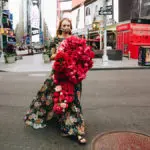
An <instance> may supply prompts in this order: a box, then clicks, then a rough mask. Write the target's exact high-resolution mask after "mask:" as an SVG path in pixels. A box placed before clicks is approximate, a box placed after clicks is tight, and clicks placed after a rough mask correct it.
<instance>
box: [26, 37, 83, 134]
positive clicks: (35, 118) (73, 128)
mask: <svg viewBox="0 0 150 150" xmlns="http://www.w3.org/2000/svg"><path fill="white" fill-rule="evenodd" d="M61 41H62V39H58V38H57V39H55V40H54V43H53V46H55V48H57V46H58V45H59V42H61ZM52 76H53V71H52V72H51V73H50V75H49V78H47V79H46V80H45V81H44V84H43V85H42V87H41V89H40V90H39V91H38V93H37V95H36V97H35V98H34V99H33V101H32V102H31V104H30V108H29V110H28V111H27V113H26V115H25V117H24V121H25V124H26V125H29V126H32V127H33V128H35V129H38V128H43V127H46V125H47V122H48V120H51V119H52V118H53V117H56V118H57V121H58V123H59V127H60V130H61V132H62V133H64V134H67V135H74V136H77V135H84V134H85V123H84V119H83V114H82V108H81V104H80V98H81V92H82V83H79V84H76V85H75V86H74V101H73V103H71V104H70V105H69V108H68V110H67V111H66V112H64V113H63V114H55V113H54V112H53V105H54V103H53V100H52V93H53V91H54V85H53V78H52Z"/></svg>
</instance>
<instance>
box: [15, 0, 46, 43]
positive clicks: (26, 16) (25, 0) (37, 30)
mask: <svg viewBox="0 0 150 150" xmlns="http://www.w3.org/2000/svg"><path fill="white" fill-rule="evenodd" d="M42 9H43V1H42V0H21V1H20V10H19V23H18V25H17V29H16V35H17V40H19V41H18V42H19V43H22V44H27V45H30V44H31V43H32V42H40V43H41V44H43V42H44V41H43V12H42Z"/></svg>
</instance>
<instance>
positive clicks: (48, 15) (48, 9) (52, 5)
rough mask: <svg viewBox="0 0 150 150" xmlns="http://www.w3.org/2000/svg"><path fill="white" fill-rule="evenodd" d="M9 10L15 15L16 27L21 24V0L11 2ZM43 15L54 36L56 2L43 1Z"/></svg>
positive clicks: (51, 0)
mask: <svg viewBox="0 0 150 150" xmlns="http://www.w3.org/2000/svg"><path fill="white" fill-rule="evenodd" d="M9 1H10V3H9V10H10V11H11V12H12V13H13V17H14V27H16V24H17V23H18V22H19V3H20V0H9ZM43 1H44V6H43V14H44V18H45V21H46V23H47V25H48V28H49V31H50V32H51V34H52V35H54V34H55V32H56V0H43Z"/></svg>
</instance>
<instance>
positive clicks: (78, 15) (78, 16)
mask: <svg viewBox="0 0 150 150" xmlns="http://www.w3.org/2000/svg"><path fill="white" fill-rule="evenodd" d="M79 19H80V9H78V13H77V17H76V28H78V25H79Z"/></svg>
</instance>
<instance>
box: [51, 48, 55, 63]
mask: <svg viewBox="0 0 150 150" xmlns="http://www.w3.org/2000/svg"><path fill="white" fill-rule="evenodd" d="M51 54H52V55H51V57H50V60H54V59H55V56H56V48H54V47H53V48H51Z"/></svg>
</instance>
